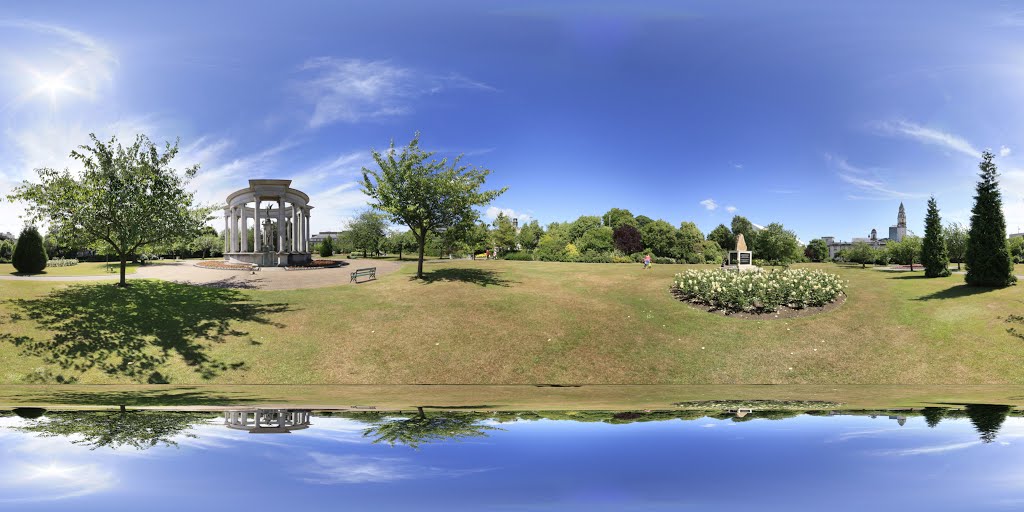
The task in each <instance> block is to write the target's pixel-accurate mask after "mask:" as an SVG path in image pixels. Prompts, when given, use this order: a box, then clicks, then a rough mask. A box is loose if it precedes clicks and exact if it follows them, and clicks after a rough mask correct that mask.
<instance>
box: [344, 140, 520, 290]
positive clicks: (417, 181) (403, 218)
mask: <svg viewBox="0 0 1024 512" xmlns="http://www.w3.org/2000/svg"><path fill="white" fill-rule="evenodd" d="M419 138H420V136H419V133H416V135H415V136H414V137H413V139H412V141H411V142H409V145H408V146H406V147H404V148H402V149H400V150H399V149H398V148H396V147H395V142H394V141H393V140H392V141H391V145H390V147H389V149H388V150H387V151H384V152H378V151H371V155H372V156H373V160H374V161H375V162H376V163H377V166H378V167H379V168H380V170H379V171H374V170H370V169H367V168H365V167H364V168H363V192H364V193H365V194H366V195H367V196H369V197H370V199H372V200H373V203H371V206H373V207H374V208H376V209H378V210H380V211H383V212H386V213H387V214H389V215H390V216H391V220H392V221H394V222H401V223H402V224H405V225H406V226H409V230H410V231H412V234H413V236H415V237H416V241H417V242H418V245H419V261H418V263H417V267H416V277H418V278H422V277H423V256H424V251H425V250H426V245H427V234H428V233H436V232H437V231H438V230H439V229H441V228H450V227H453V226H456V225H459V224H462V223H463V222H464V221H465V220H466V219H475V218H476V212H475V211H474V210H473V208H474V207H476V206H484V205H487V204H489V203H490V202H491V201H493V200H494V199H495V198H497V197H498V196H499V195H501V194H503V193H504V192H505V190H507V187H505V188H501V189H499V190H487V191H481V190H480V188H481V187H482V186H483V184H484V181H485V180H486V179H487V175H489V174H490V173H491V171H490V170H487V169H476V168H472V169H471V168H469V167H467V166H465V165H460V161H461V159H462V156H461V155H460V156H459V157H457V158H455V160H454V161H453V162H452V164H451V165H449V164H448V160H447V159H442V160H440V161H436V160H430V161H428V159H429V158H430V157H431V156H432V155H433V153H430V152H426V151H423V150H422V149H420V147H419Z"/></svg>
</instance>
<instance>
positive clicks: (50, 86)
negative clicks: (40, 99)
mask: <svg viewBox="0 0 1024 512" xmlns="http://www.w3.org/2000/svg"><path fill="white" fill-rule="evenodd" d="M71 72H72V70H70V69H69V70H65V71H64V72H62V73H53V74H51V73H45V72H42V71H39V70H35V69H30V70H29V74H30V75H31V79H32V89H31V90H30V91H29V92H28V94H26V95H25V98H31V97H35V96H47V97H49V98H50V105H51V106H53V107H56V106H57V98H58V97H60V96H63V95H65V94H66V93H75V94H81V92H80V91H79V90H78V89H77V88H75V86H74V85H73V84H72V83H71V78H72V77H71Z"/></svg>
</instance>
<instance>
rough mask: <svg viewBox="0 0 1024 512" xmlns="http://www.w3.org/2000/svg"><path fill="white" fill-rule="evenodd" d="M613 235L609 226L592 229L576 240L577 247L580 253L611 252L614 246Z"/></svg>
mask: <svg viewBox="0 0 1024 512" xmlns="http://www.w3.org/2000/svg"><path fill="white" fill-rule="evenodd" d="M613 233H614V232H613V230H612V228H610V227H608V226H601V227H599V228H597V229H591V230H590V231H587V232H586V233H583V236H581V237H580V238H579V239H578V240H576V247H577V248H578V249H579V250H580V252H591V251H593V252H600V253H608V252H611V250H612V247H613V246H614V241H613Z"/></svg>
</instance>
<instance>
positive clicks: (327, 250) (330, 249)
mask: <svg viewBox="0 0 1024 512" xmlns="http://www.w3.org/2000/svg"><path fill="white" fill-rule="evenodd" d="M333 255H334V239H333V238H331V235H327V238H325V239H324V241H323V242H320V257H321V258H329V257H331V256H333Z"/></svg>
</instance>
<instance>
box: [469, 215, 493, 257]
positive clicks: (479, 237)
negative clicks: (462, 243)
mask: <svg viewBox="0 0 1024 512" xmlns="http://www.w3.org/2000/svg"><path fill="white" fill-rule="evenodd" d="M466 244H467V245H468V246H469V248H470V249H472V251H473V257H474V258H476V254H477V253H480V252H484V251H486V250H487V249H489V248H490V244H491V231H490V229H488V228H487V224H484V223H483V222H478V223H475V224H473V227H472V229H470V230H469V231H468V232H467V233H466Z"/></svg>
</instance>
